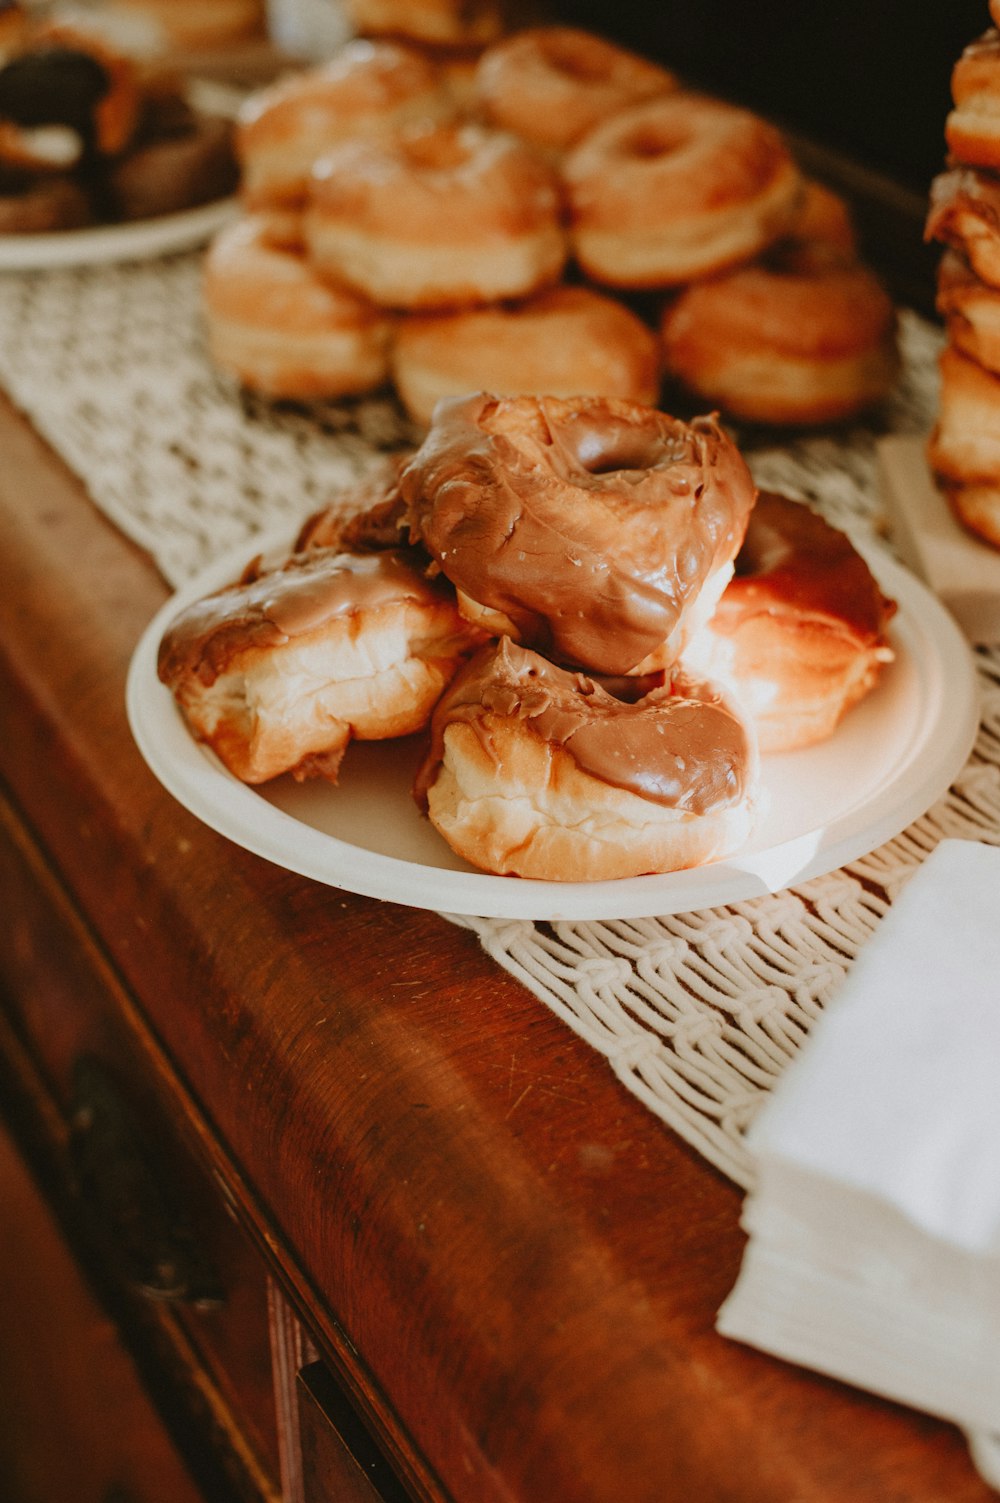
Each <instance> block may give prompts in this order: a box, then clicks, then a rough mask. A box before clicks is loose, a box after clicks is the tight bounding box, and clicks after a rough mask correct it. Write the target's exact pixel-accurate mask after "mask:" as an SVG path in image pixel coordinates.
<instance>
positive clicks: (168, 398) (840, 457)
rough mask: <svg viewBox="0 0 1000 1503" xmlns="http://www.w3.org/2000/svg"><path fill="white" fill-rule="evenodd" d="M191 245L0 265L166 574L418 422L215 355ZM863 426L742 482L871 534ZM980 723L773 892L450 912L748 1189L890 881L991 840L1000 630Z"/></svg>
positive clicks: (54, 429) (50, 405) (927, 330)
mask: <svg viewBox="0 0 1000 1503" xmlns="http://www.w3.org/2000/svg"><path fill="white" fill-rule="evenodd" d="M199 275H200V257H199V256H198V255H197V254H188V255H184V256H176V257H168V258H163V259H159V260H155V261H150V262H147V263H135V264H126V265H119V266H112V267H94V268H77V269H69V270H56V271H46V272H18V273H6V274H3V275H2V276H0V381H2V383H3V385H4V386H5V388H6V390H7V391H8V392H9V394H10V395H11V397H12V399H13V400H14V402H15V403H16V404H17V405H18V406H19V407H20V408H21V409H22V410H23V411H24V412H25V414H26V415H27V416H28V417H29V418H30V419H31V421H32V422H33V423H34V425H35V427H36V428H37V429H38V430H39V431H40V432H41V433H42V434H43V435H44V437H45V438H46V439H47V440H48V441H49V442H50V444H51V445H52V447H53V448H54V449H55V450H56V451H57V452H58V453H59V454H60V455H61V456H62V457H63V459H64V460H65V461H66V462H67V463H68V464H69V466H70V467H71V468H72V469H73V470H74V471H75V472H76V473H77V474H78V475H79V476H80V477H81V479H82V480H83V481H84V483H85V484H86V486H87V488H88V490H89V493H90V495H91V497H92V498H93V501H94V503H95V504H96V506H97V507H99V508H100V510H101V511H102V512H104V513H105V514H106V515H107V516H108V517H110V518H111V520H112V521H114V522H115V523H116V525H117V526H118V527H119V528H120V529H121V530H122V531H123V532H124V533H126V534H127V535H128V536H129V537H130V538H132V539H134V540H135V541H136V542H138V543H139V544H141V545H142V546H143V547H144V548H146V549H147V550H148V551H149V553H150V554H151V556H152V557H153V559H154V560H155V562H156V564H157V566H158V567H159V569H160V570H161V572H162V574H163V575H164V577H165V579H166V580H167V581H168V582H169V583H170V584H172V585H175V586H177V585H180V584H182V583H183V582H184V581H185V580H187V579H189V578H190V577H191V576H192V575H193V574H194V573H195V572H196V571H197V570H199V569H200V568H202V567H203V566H204V565H205V564H206V563H208V562H210V561H211V560H212V559H213V558H214V557H215V556H217V555H218V554H219V553H220V552H222V551H223V550H228V549H229V548H231V547H238V546H239V544H240V543H241V542H243V541H246V542H247V544H248V552H252V540H253V538H254V536H255V534H257V533H258V532H260V531H264V530H268V529H271V528H273V527H275V526H279V525H280V524H282V523H286V522H287V524H288V527H289V532H290V533H291V532H292V531H293V530H294V528H295V527H296V526H297V524H298V523H299V522H300V521H301V519H302V518H303V517H304V516H306V515H307V514H308V513H309V512H310V511H312V510H314V509H315V508H317V507H318V506H320V505H323V504H325V503H326V502H327V501H329V500H330V499H332V498H334V497H335V496H336V494H337V493H338V491H339V490H340V489H341V488H342V487H343V486H344V485H345V483H346V482H348V481H350V480H351V479H353V478H354V477H358V476H362V475H364V474H366V473H370V471H371V470H372V468H373V467H374V466H377V465H379V464H382V463H384V457H385V456H386V455H387V454H390V453H392V452H393V451H394V450H397V449H399V448H401V447H404V446H405V445H407V444H408V443H410V442H412V441H413V440H414V439H415V438H416V437H417V435H416V434H415V433H414V432H413V431H412V430H411V428H410V426H409V425H408V423H407V422H406V420H405V419H404V418H403V417H402V416H401V414H400V412H399V410H398V408H397V406H396V404H395V402H394V401H393V400H392V398H391V397H386V396H381V397H378V398H375V399H368V400H364V401H359V402H344V403H325V404H321V405H318V406H315V407H311V408H308V409H304V408H300V407H295V406H292V405H274V404H268V403H265V402H261V401H257V400H255V399H254V398H251V397H248V396H247V395H245V394H242V393H240V392H238V391H237V390H236V389H235V388H234V387H233V386H231V385H230V384H229V383H228V382H227V381H225V380H224V379H222V378H220V377H219V376H217V375H216V373H215V372H214V371H213V369H212V367H211V365H210V363H209V361H208V359H207V357H206V353H205V348H204V343H203V333H202V326H201V319H200V311H199ZM901 337H902V343H903V352H904V375H903V379H902V381H901V383H900V386H899V390H898V392H897V394H896V396H895V398H894V400H893V402H892V403H891V404H890V405H889V408H888V410H887V412H886V413H885V414H884V415H883V417H882V419H881V424H880V428H881V431H892V432H897V433H921V432H924V431H925V430H926V428H927V426H928V425H929V422H930V420H931V415H932V413H933V409H934V404H935V400H936V389H935V377H936V366H935V356H936V353H937V349H938V335H937V333H936V331H935V330H934V329H933V327H932V326H930V325H928V324H926V323H924V322H922V321H921V320H920V319H918V318H917V317H916V316H915V315H913V314H910V313H904V315H903V318H902V325H901ZM877 437H878V432H877V431H876V430H875V429H874V428H872V427H862V426H857V427H853V428H850V429H848V430H846V431H844V432H842V433H840V434H838V435H836V436H832V437H822V438H810V439H801V440H796V441H793V442H788V441H787V439H782V440H781V441H780V442H779V441H777V440H775V441H774V442H773V443H770V444H769V443H766V442H763V441H762V440H761V439H760V438H759V437H757V438H755V439H754V440H753V441H752V442H751V441H750V440H749V439H748V438H747V439H745V440H744V442H743V448H744V452H745V453H746V456H747V458H748V460H749V462H750V464H751V467H752V469H753V471H754V474H755V476H756V478H757V481H758V483H759V484H761V485H766V486H771V487H773V488H776V489H784V490H788V491H790V492H792V493H795V494H798V495H800V496H802V497H804V498H806V499H808V500H809V501H811V502H812V503H813V504H815V505H817V506H818V507H819V508H820V509H821V510H823V511H824V513H825V514H826V515H827V516H828V517H829V518H830V520H831V521H833V522H834V523H835V524H836V525H838V526H840V527H842V528H844V530H846V531H847V532H849V533H851V534H852V535H853V536H857V537H863V536H864V535H865V534H866V533H870V532H871V531H872V530H873V529H875V530H877V529H878V528H879V527H880V521H881V518H880V508H879V498H878V491H877V483H876V451H875V445H876V439H877ZM977 660H978V665H979V670H980V676H981V679H982V688H983V720H982V727H981V732H980V736H979V739H978V742H977V746H976V748H975V751H974V753H973V755H972V757H971V759H970V761H969V763H968V765H967V766H966V767H965V769H964V770H963V771H962V773H961V775H960V776H959V777H958V778H957V779H956V781H955V783H954V785H953V786H952V788H951V789H950V790H949V792H948V793H947V794H946V795H945V796H944V797H943V798H942V799H941V800H939V802H938V803H937V804H936V805H935V806H934V807H933V808H932V809H931V810H929V811H928V812H927V813H926V814H925V815H924V816H923V817H922V818H921V819H918V820H917V821H916V822H915V823H914V824H913V825H911V826H910V828H909V829H908V830H906V831H905V832H904V833H903V834H901V835H900V836H898V837H897V838H896V839H895V840H892V841H890V842H889V843H888V844H886V845H884V846H882V847H881V848H880V849H878V850H876V851H874V852H873V853H872V854H871V855H870V856H867V857H865V858H864V859H863V860H859V861H855V862H852V863H851V864H850V865H849V866H848V867H845V868H844V869H842V870H840V871H837V872H834V873H832V874H830V875H828V876H825V877H818V878H814V879H812V880H810V881H808V882H806V883H803V884H802V885H801V886H797V887H795V888H793V889H790V890H788V891H785V892H781V893H778V894H776V895H774V896H769V897H762V898H756V899H754V900H752V901H749V902H745V903H737V904H733V905H731V906H729V907H725V908H712V909H708V910H705V911H702V912H698V913H688V914H679V915H674V916H671V917H664V918H658V919H638V920H637V919H629V920H626V921H619V922H594V921H588V922H579V923H552V924H541V923H532V922H529V921H525V920H517V921H511V920H492V919H469V918H460V919H453V921H454V922H457V923H461V924H463V925H465V926H467V927H468V928H470V929H472V930H474V931H475V933H476V934H478V936H479V938H480V940H481V942H482V944H483V946H484V948H485V949H486V950H487V952H488V953H489V954H490V955H491V956H493V958H494V959H495V960H496V961H497V963H498V964H499V965H501V966H503V967H504V968H505V969H506V970H508V971H509V972H511V973H512V974H513V975H514V976H516V977H517V978H518V979H519V980H520V981H522V982H523V983H524V985H525V986H527V987H528V988H529V990H530V991H532V992H533V993H534V995H535V996H536V997H537V998H538V999H539V1000H540V1001H542V1002H543V1003H545V1004H546V1005H548V1006H549V1007H550V1008H551V1009H552V1010H553V1011H554V1012H555V1013H557V1014H558V1016H559V1017H560V1018H562V1019H563V1020H564V1022H566V1023H567V1024H568V1025H569V1027H571V1028H572V1029H573V1030H574V1031H575V1032H576V1033H577V1034H579V1035H580V1036H581V1037H582V1038H583V1039H585V1040H586V1041H587V1042H588V1043H589V1044H591V1045H592V1046H593V1047H594V1048H595V1049H597V1050H599V1051H600V1052H601V1054H603V1055H604V1056H605V1057H606V1058H607V1059H608V1061H609V1062H610V1064H611V1067H612V1069H613V1070H614V1072H615V1074H616V1075H617V1076H618V1078H619V1079H620V1080H621V1081H622V1082H623V1084H624V1085H625V1086H626V1087H627V1088H628V1089H629V1090H630V1091H632V1092H633V1093H634V1094H635V1095H636V1096H637V1097H638V1098H639V1099H640V1100H641V1101H642V1102H644V1103H645V1105H646V1106H647V1107H648V1108H649V1109H650V1110H651V1111H652V1112H654V1113H655V1114H656V1115H657V1116H658V1117H659V1118H661V1119H662V1120H663V1121H664V1122H666V1123H667V1124H669V1126H670V1127H672V1128H673V1129H674V1130H675V1131H676V1132H677V1133H679V1134H680V1135H681V1137H682V1138H684V1139H685V1140H686V1141H687V1142H688V1143H689V1144H690V1145H691V1146H692V1147H693V1148H694V1149H696V1150H697V1151H698V1152H699V1153H701V1154H702V1155H703V1156H704V1157H705V1158H707V1159H708V1160H709V1161H710V1162H711V1163H712V1164H714V1165H715V1166H716V1168H717V1169H719V1170H720V1171H721V1172H722V1173H723V1174H725V1175H726V1176H728V1177H729V1178H731V1179H732V1180H734V1181H735V1182H736V1183H737V1184H739V1185H741V1186H743V1187H745V1188H748V1187H749V1185H750V1182H751V1168H750V1161H749V1158H748V1155H747V1153H746V1150H745V1148H744V1141H743V1139H744V1133H745V1131H746V1128H747V1127H748V1125H749V1124H750V1122H751V1121H752V1119H753V1117H754V1114H755V1112H756V1111H757V1109H758V1107H759V1106H760V1105H761V1103H762V1102H763V1100H764V1099H765V1098H766V1094H767V1092H768V1090H769V1088H770V1087H771V1086H772V1084H773V1083H774V1081H775V1080H776V1079H777V1078H778V1076H779V1075H780V1073H781V1071H782V1069H783V1068H784V1066H785V1065H786V1064H787V1063H788V1061H789V1060H790V1059H791V1058H792V1057H793V1056H794V1054H795V1052H796V1050H797V1049H798V1047H799V1046H800V1044H801V1043H802V1042H803V1040H804V1039H805V1038H806V1037H807V1035H808V1032H809V1029H810V1026H811V1024H812V1022H813V1020H814V1019H815V1018H816V1016H817V1015H818V1013H819V1012H820V1010H821V1009H822V1007H823V1004H824V1002H825V1001H826V1000H827V998H828V997H829V996H830V995H831V993H832V992H833V990H834V989H835V988H836V986H837V984H838V982H839V981H840V979H841V977H842V976H843V975H844V973H845V971H846V969H847V967H848V966H849V965H850V963H851V960H852V959H853V957H854V956H855V955H856V953H857V951H858V949H859V948H860V947H861V946H862V945H863V944H864V943H865V940H866V939H867V938H868V936H869V935H870V934H871V933H872V931H873V930H874V928H875V927H876V925H877V924H878V922H879V920H880V918H881V917H882V916H883V914H884V913H885V911H886V909H887V908H888V906H889V904H890V903H891V902H892V900H893V898H894V896H895V895H896V894H897V893H898V891H899V890H900V888H901V886H902V885H903V884H904V883H905V882H906V880H907V878H908V877H909V876H910V875H911V874H912V872H913V871H914V870H915V869H916V867H917V866H918V865H919V863H920V862H921V861H922V860H923V859H924V857H925V856H926V855H927V854H928V853H929V852H930V851H931V850H932V849H933V847H934V846H935V845H936V844H937V842H938V841H939V840H940V839H942V838H943V837H945V836H958V837H963V838H969V839H976V840H984V841H987V842H989V843H991V844H1000V644H998V645H997V647H996V648H995V649H983V650H981V651H980V652H979V654H978V659H977Z"/></svg>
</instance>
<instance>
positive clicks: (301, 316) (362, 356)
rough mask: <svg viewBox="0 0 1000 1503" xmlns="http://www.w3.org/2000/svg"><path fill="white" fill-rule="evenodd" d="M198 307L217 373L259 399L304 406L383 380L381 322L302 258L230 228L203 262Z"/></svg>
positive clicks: (253, 231) (259, 232) (245, 227)
mask: <svg viewBox="0 0 1000 1503" xmlns="http://www.w3.org/2000/svg"><path fill="white" fill-rule="evenodd" d="M202 304H203V309H204V315H205V323H206V329H207V337H208V347H209V353H210V355H211V357H212V360H213V361H214V363H215V365H216V366H217V367H218V368H219V369H220V370H221V371H224V372H225V373H226V374H228V375H230V376H232V377H235V379H236V380H238V381H239V382H241V383H242V385H244V386H246V387H248V388H249V389H250V390H252V391H257V392H260V393H262V394H263V395H264V396H268V397H275V398H289V399H300V400H308V399H312V398H319V397H334V396H344V395H347V394H351V393H360V392H364V391H370V390H372V389H373V388H374V387H377V386H380V385H381V384H382V382H383V381H384V380H385V378H386V375H387V373H388V360H389V357H388V345H389V338H390V332H391V325H390V321H389V319H388V318H387V317H386V315H385V314H384V313H382V312H381V311H380V310H379V309H377V308H374V307H372V305H371V304H370V303H366V302H363V301H362V300H361V299H359V298H357V297H355V296H354V295H353V293H349V292H344V291H341V290H340V289H339V288H336V287H331V286H329V285H328V284H327V283H325V282H323V281H321V279H320V278H319V277H318V276H317V275H316V274H315V272H314V271H313V269H312V267H311V266H309V264H308V263H307V262H306V260H305V259H304V257H303V256H301V255H299V254H298V253H296V252H295V251H293V250H286V249H284V248H283V247H280V246H274V245H271V244H270V243H269V242H268V239H267V230H266V226H262V225H261V224H260V223H259V222H257V221H256V220H254V219H253V218H249V217H248V218H245V219H238V220H235V221H233V223H231V224H229V225H227V226H226V227H225V228H224V229H223V230H221V231H219V233H218V234H217V235H216V237H215V239H214V240H213V241H212V244H211V245H210V247H209V249H208V252H207V254H206V256H205V262H204V268H203V278H202Z"/></svg>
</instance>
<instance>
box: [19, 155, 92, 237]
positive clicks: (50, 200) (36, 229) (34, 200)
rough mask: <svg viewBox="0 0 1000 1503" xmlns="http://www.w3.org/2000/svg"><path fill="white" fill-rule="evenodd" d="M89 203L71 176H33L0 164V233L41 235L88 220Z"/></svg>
mask: <svg viewBox="0 0 1000 1503" xmlns="http://www.w3.org/2000/svg"><path fill="white" fill-rule="evenodd" d="M93 218H94V210H93V205H92V203H91V201H90V198H89V196H88V195H87V193H86V192H85V191H84V189H83V188H82V187H81V185H80V184H79V183H78V182H77V181H76V180H75V178H72V177H65V176H57V177H52V176H48V175H44V176H41V177H39V176H36V175H35V174H24V173H19V172H11V171H9V170H5V169H4V168H3V166H2V165H0V235H45V234H49V233H51V232H53V231H56V230H79V229H83V228H84V227H85V226H86V225H88V224H91V223H92V222H93Z"/></svg>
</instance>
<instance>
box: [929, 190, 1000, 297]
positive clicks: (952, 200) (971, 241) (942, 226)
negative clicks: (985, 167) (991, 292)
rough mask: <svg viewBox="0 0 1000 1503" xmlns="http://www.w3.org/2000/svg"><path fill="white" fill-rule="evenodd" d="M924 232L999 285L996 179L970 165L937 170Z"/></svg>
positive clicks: (999, 217) (999, 227) (999, 216)
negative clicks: (958, 253) (954, 251)
mask: <svg viewBox="0 0 1000 1503" xmlns="http://www.w3.org/2000/svg"><path fill="white" fill-rule="evenodd" d="M924 235H925V238H926V239H927V240H938V241H940V242H941V244H943V245H947V246H949V247H950V248H951V249H952V250H956V251H959V252H960V253H961V254H962V255H963V256H964V257H965V259H966V260H967V261H968V263H969V265H970V266H971V267H972V269H973V271H974V272H975V273H976V275H977V276H978V277H981V278H982V280H983V281H984V282H987V283H989V285H990V286H991V287H1000V179H998V178H996V177H994V176H993V175H992V174H991V173H989V172H978V171H976V170H975V169H974V168H972V167H956V168H952V169H951V170H950V171H948V172H941V173H939V174H938V175H937V177H936V178H935V179H934V181H933V182H932V183H931V192H930V209H929V212H928V215H927V223H926V226H925V230H924Z"/></svg>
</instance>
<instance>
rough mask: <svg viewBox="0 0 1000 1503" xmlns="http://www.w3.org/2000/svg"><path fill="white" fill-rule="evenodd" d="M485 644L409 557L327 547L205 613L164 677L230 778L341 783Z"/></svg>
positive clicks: (170, 653)
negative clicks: (359, 753) (342, 773)
mask: <svg viewBox="0 0 1000 1503" xmlns="http://www.w3.org/2000/svg"><path fill="white" fill-rule="evenodd" d="M480 640H481V637H480V636H478V635H477V634H476V633H475V632H474V631H473V630H471V629H470V628H469V626H468V624H467V623H466V622H463V621H462V619H461V618H460V617H459V615H458V613H457V611H456V610H455V604H454V599H453V597H452V596H451V594H450V592H449V591H447V590H446V589H445V588H443V587H442V586H441V584H440V582H438V583H437V584H435V583H434V582H433V581H428V580H427V579H425V578H424V575H423V573H422V570H421V568H420V566H419V560H415V559H414V558H413V557H412V556H411V555H409V554H408V553H406V552H405V551H394V552H389V551H384V552H378V553H369V554H364V555H361V554H357V555H352V554H344V553H340V552H338V551H337V550H335V549H329V548H317V549H312V550H310V551H309V552H306V553H298V554H293V555H292V556H291V557H290V558H289V559H287V560H286V561H285V562H284V563H283V564H282V565H281V566H280V567H277V568H273V569H265V570H262V569H260V568H259V566H257V565H254V566H251V568H250V569H249V570H248V571H247V573H246V574H245V575H244V577H243V579H242V580H240V581H239V582H238V583H236V584H233V585H231V586H229V587H227V588H225V589H222V590H219V591H216V592H214V593H213V594H211V595H208V596H206V597H205V598H204V599H202V600H199V601H196V602H195V603H193V604H192V605H190V606H188V607H187V608H186V609H185V610H183V611H182V612H181V613H180V615H179V616H177V617H176V618H175V620H174V621H173V622H172V623H171V624H170V625H169V626H168V628H167V630H166V632H165V634H164V636H163V639H162V641H161V643H160V648H159V655H158V672H159V677H160V679H161V681H162V682H163V683H164V684H166V685H167V686H168V688H169V689H170V690H171V692H172V693H173V695H174V698H175V700H176V702H177V705H178V707H179V709H180V711H181V713H182V714H183V716H184V719H185V721H186V722H187V725H188V727H189V729H190V730H191V732H192V734H193V735H194V736H195V737H196V738H197V739H198V740H199V741H201V742H203V743H205V744H206V745H207V746H209V747H210V748H211V749H212V751H214V752H215V754H216V756H218V757H219V759H220V760H221V761H222V763H223V764H224V765H225V766H226V767H227V768H228V769H229V771H230V772H231V773H233V775H234V776H235V777H237V778H239V779H241V780H242V781H243V782H247V783H261V782H264V781H266V780H267V779H269V778H273V777H277V776H278V775H279V774H281V773H286V772H290V773H291V774H292V775H293V776H294V777H295V778H297V779H300V780H301V779H305V778H308V777H325V778H327V779H329V780H330V781H332V782H336V781H337V777H338V773H339V769H340V763H341V760H342V758H343V755H344V752H345V751H346V749H347V746H348V743H349V742H350V741H351V740H352V739H353V738H357V739H359V740H363V741H374V740H383V739H385V738H387V737H391V736H405V735H409V734H411V733H412V732H414V731H418V730H420V729H422V728H423V726H424V725H425V724H426V722H427V720H428V717H429V715H430V712H431V710H432V708H433V706H434V704H435V702H436V700H437V699H438V697H439V695H440V694H441V691H442V689H443V688H444V687H445V685H446V684H447V683H448V682H449V681H450V680H451V679H452V677H453V676H454V674H455V671H456V669H457V668H458V666H459V663H460V662H461V661H462V659H463V657H465V656H467V655H468V653H469V652H470V651H471V650H472V649H473V647H474V646H476V645H477V644H478V641H480Z"/></svg>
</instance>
